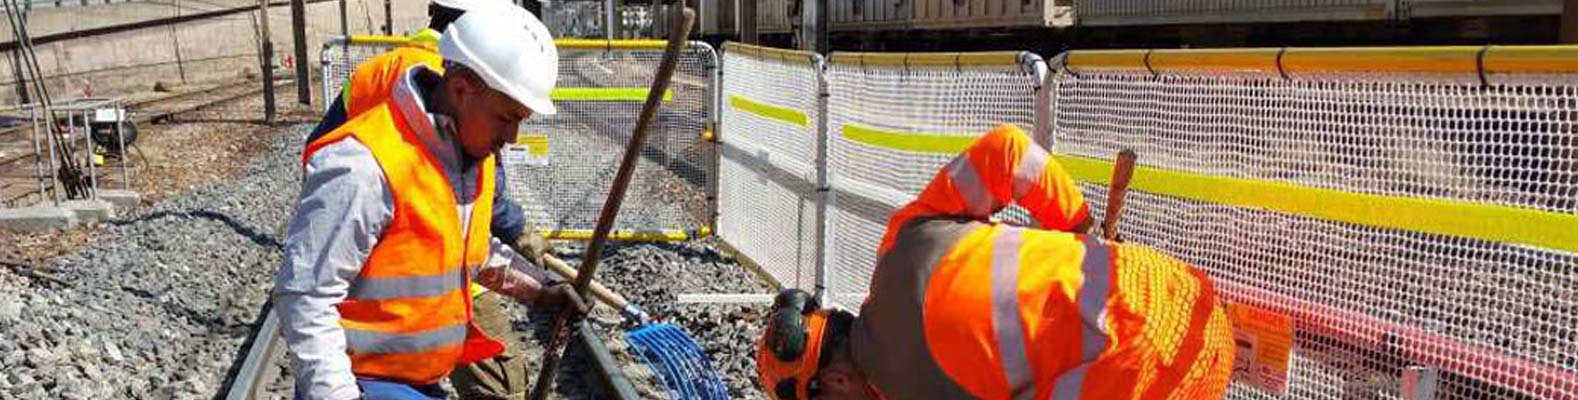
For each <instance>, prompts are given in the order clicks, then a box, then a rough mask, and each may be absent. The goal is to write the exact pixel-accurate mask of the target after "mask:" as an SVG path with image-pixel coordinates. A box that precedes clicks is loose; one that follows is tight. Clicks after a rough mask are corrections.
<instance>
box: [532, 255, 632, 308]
mask: <svg viewBox="0 0 1578 400" xmlns="http://www.w3.org/2000/svg"><path fill="white" fill-rule="evenodd" d="M542 258H543V261H545V262H544V263H545V264H548V265H546V267H548V270H549V271H553V273H555V274H558V275H559V277H560V278H564V279H567V280H575V277H576V275H577V274H576V273H575V268H572V267H570V264H566V263H565V262H564V260H560V259H558V258H557V257H554V256H550V255H544V256H543V257H542ZM587 289H589V290H590V291H591V292H592V296H595V297H597V300H598V301H602V302H603V304H607V305H608V306H609V307H613V308H615V309H620V310H623V309H624V308H625V306H626V305H629V304H630V301H628V300H626V299H625V296H620V295H619V293H614V291H613V290H609V289H608V287H607V286H603V284H602V283H598V282H597V281H592V283H591V285H589V286H587Z"/></svg>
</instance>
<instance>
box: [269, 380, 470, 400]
mask: <svg viewBox="0 0 1578 400" xmlns="http://www.w3.org/2000/svg"><path fill="white" fill-rule="evenodd" d="M356 386H357V387H358V388H360V389H361V390H362V398H363V399H366V400H443V399H445V398H447V397H449V392H448V391H445V390H444V388H443V387H441V386H438V384H432V385H421V386H413V385H408V384H404V383H400V382H390V381H385V380H378V379H367V378H356ZM292 397H293V398H295V400H302V399H305V398H306V396H302V395H301V387H299V386H298V387H296V392H295V393H294V396H292Z"/></svg>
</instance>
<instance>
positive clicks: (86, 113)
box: [79, 107, 99, 200]
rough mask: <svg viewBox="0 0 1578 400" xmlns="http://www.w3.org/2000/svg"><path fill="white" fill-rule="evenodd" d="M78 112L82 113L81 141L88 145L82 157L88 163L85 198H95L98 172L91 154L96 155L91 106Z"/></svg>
mask: <svg viewBox="0 0 1578 400" xmlns="http://www.w3.org/2000/svg"><path fill="white" fill-rule="evenodd" d="M79 112H80V113H82V141H84V142H87V146H88V151H87V153H88V154H87V155H86V156H84V157H82V159H83V161H86V162H87V163H88V188H89V191H88V196H87V198H89V199H95V200H97V199H98V198H99V174H98V166H97V165H94V164H93V156H95V155H98V154H97V151H96V150H97V147H96V146H94V145H95V144H97V143H94V142H93V124H92V123H91V122H92V121H93V116H92V115H91V114H92V113H93V108H91V107H89V108H84V109H83V110H81V111H79Z"/></svg>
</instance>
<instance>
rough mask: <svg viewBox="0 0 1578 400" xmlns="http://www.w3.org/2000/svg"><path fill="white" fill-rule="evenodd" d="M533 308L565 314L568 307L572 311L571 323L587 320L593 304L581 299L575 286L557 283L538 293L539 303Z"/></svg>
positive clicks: (534, 304) (535, 303)
mask: <svg viewBox="0 0 1578 400" xmlns="http://www.w3.org/2000/svg"><path fill="white" fill-rule="evenodd" d="M532 306H534V307H543V308H544V309H547V310H551V311H553V312H564V310H566V308H567V307H568V310H570V311H572V313H571V314H570V321H571V322H578V321H580V320H581V319H582V318H586V314H587V313H590V312H592V303H589V302H587V301H586V300H585V299H583V298H581V295H580V294H579V293H576V292H575V286H574V285H571V284H570V283H569V282H555V283H552V284H549V285H548V286H546V287H543V288H542V291H540V292H538V293H537V301H535V302H534V303H533V304H532Z"/></svg>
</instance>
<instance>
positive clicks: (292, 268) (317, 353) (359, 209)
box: [274, 66, 548, 399]
mask: <svg viewBox="0 0 1578 400" xmlns="http://www.w3.org/2000/svg"><path fill="white" fill-rule="evenodd" d="M434 79H436V74H433V73H432V71H429V70H427V69H426V68H425V67H420V66H419V67H414V68H412V70H411V71H409V72H408V73H407V75H406V78H405V79H403V80H402V82H401V83H400V84H399V86H398V87H397V88H396V89H395V90H393V91H391V96H392V97H391V99H392V104H393V106H394V108H395V110H392V111H393V112H395V113H396V114H398V115H397V116H396V118H402V117H403V118H407V121H408V122H409V123H410V124H409V125H411V126H412V129H413V130H415V131H417V132H416V136H418V137H419V138H421V139H422V141H423V142H424V145H426V147H427V148H428V150H429V151H430V152H432V153H433V154H435V156H436V157H435V158H437V159H439V160H440V164H443V166H444V167H445V168H444V169H445V174H446V175H447V176H448V177H449V178H450V179H449V180H450V182H451V183H452V184H453V187H454V188H455V189H456V192H457V193H456V198H457V199H458V200H460V201H459V202H458V203H459V209H458V210H457V212H459V215H460V217H461V221H462V232H465V227H467V226H470V222H471V221H470V216H471V213H470V210H471V207H472V204H471V203H470V201H471V199H472V198H475V197H476V196H475V191H476V190H477V188H475V186H476V185H475V184H472V183H473V182H476V179H475V176H476V175H475V174H476V173H478V172H477V171H476V170H477V169H478V168H476V167H475V166H472V167H471V168H463V167H462V164H463V163H461V162H460V160H461V159H462V157H464V155H463V154H462V153H461V150H460V148H459V147H458V146H456V145H455V141H454V140H453V139H454V138H453V137H451V135H448V134H446V133H444V131H443V130H442V129H435V128H434V125H435V124H434V119H433V118H432V117H431V116H430V115H429V114H428V113H427V112H426V109H425V105H424V104H423V102H422V96H421V93H422V90H421V88H422V87H423V86H424V83H425V84H429V85H430V84H432V81H433V80H434ZM303 174H304V175H303V179H302V191H301V195H300V198H299V199H298V203H297V208H296V215H295V216H294V217H293V218H292V219H291V222H290V227H289V231H288V234H287V237H286V240H285V253H284V260H283V265H281V266H280V271H279V274H278V275H277V276H276V278H275V282H274V304H275V308H274V309H275V311H276V312H277V313H278V314H279V316H280V319H281V322H282V326H281V331H282V334H283V336H284V337H285V342H286V344H287V345H288V346H289V348H290V355H291V367H292V370H293V371H294V373H295V377H296V382H297V383H296V384H297V393H300V394H302V395H304V396H305V397H306V398H312V399H320V398H321V399H354V398H357V397H358V396H359V395H360V390H359V389H358V388H357V386H356V378H355V376H354V374H353V373H352V372H351V361H350V357H349V356H348V355H347V353H346V339H345V331H344V329H342V328H341V327H340V324H339V320H340V315H339V312H338V310H337V309H336V308H335V305H336V304H339V303H340V302H341V301H343V300H344V299H345V297H346V295H347V293H349V292H350V290H351V288H352V286H353V285H355V282H356V278H357V276H358V275H360V274H361V269H362V266H363V263H364V262H366V260H367V257H368V255H369V254H370V253H371V251H372V248H373V246H375V245H377V243H378V238H379V237H380V236H382V233H383V229H384V227H385V226H387V225H388V223H389V221H391V220H392V219H393V217H394V199H393V197H392V195H391V190H390V189H389V186H388V183H387V181H386V180H385V179H384V175H383V170H382V169H381V168H380V167H379V166H378V162H377V160H376V159H375V158H374V157H373V154H372V151H371V150H369V149H368V148H367V146H365V145H363V144H362V143H361V142H360V141H357V140H356V139H355V138H347V139H345V140H342V141H339V142H336V143H333V144H330V145H327V146H324V147H323V148H321V149H319V150H318V151H317V152H316V153H314V154H313V155H312V157H310V158H309V159H308V160H307V163H306V165H305V168H304V171H303ZM490 243H491V248H490V250H491V256H490V257H489V260H488V261H487V262H485V263H484V265H483V266H482V268H483V269H488V268H508V269H507V270H508V271H518V272H521V273H524V275H525V276H527V277H530V278H531V279H532V281H531V282H530V284H535V283H536V282H545V281H547V279H548V277H547V274H546V273H545V272H544V271H543V270H542V269H541V268H538V267H536V266H533V265H530V262H529V261H526V259H525V258H523V257H520V256H519V255H517V254H515V253H514V251H512V250H510V249H509V247H508V246H506V245H505V244H504V243H502V242H500V241H498V240H497V239H492V240H491V241H490Z"/></svg>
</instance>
